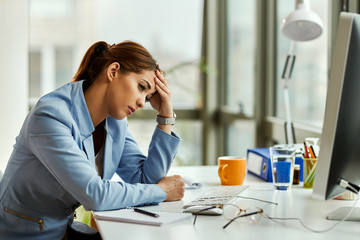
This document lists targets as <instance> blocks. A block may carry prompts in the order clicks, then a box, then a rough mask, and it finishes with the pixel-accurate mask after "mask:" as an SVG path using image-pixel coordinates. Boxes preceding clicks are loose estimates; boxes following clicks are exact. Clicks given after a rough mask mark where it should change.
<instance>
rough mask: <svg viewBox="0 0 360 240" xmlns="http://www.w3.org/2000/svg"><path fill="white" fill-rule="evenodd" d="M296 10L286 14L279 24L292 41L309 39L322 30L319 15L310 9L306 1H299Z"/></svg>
mask: <svg viewBox="0 0 360 240" xmlns="http://www.w3.org/2000/svg"><path fill="white" fill-rule="evenodd" d="M299 2H300V3H297V4H296V10H295V11H293V12H292V13H290V14H289V16H287V17H286V18H285V19H284V20H283V22H282V25H281V29H282V32H283V34H284V35H285V36H286V37H287V38H290V39H291V40H294V41H309V40H313V39H315V38H317V37H319V36H320V35H321V34H322V32H323V24H322V21H321V19H320V17H319V16H318V15H317V14H316V13H315V12H313V11H312V10H311V8H310V6H309V4H308V2H307V1H299Z"/></svg>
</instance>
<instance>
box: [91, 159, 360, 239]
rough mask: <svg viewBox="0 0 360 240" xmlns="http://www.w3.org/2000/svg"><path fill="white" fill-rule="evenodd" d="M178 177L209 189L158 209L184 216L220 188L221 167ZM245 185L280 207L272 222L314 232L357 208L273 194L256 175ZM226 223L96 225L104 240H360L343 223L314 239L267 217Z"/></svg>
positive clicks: (304, 195)
mask: <svg viewBox="0 0 360 240" xmlns="http://www.w3.org/2000/svg"><path fill="white" fill-rule="evenodd" d="M173 174H180V175H183V176H191V177H192V178H194V179H196V180H198V181H200V182H202V183H203V184H204V185H205V186H204V188H202V189H198V190H186V191H185V196H184V199H183V200H181V201H177V202H164V203H161V204H159V205H158V206H155V208H161V209H166V210H179V209H181V208H182V206H183V205H184V204H185V203H187V202H189V201H190V200H192V199H194V198H195V197H196V196H198V195H200V194H202V193H204V192H206V187H207V186H218V185H220V180H219V178H218V176H217V167H216V166H196V167H173V168H172V169H171V170H170V172H169V175H173ZM245 184H247V185H249V186H250V187H249V188H248V189H246V190H245V191H244V192H243V193H241V194H240V195H241V196H249V197H255V198H259V199H263V200H268V201H273V202H277V203H278V204H279V205H278V207H276V208H273V209H268V210H266V208H265V212H267V213H268V214H269V216H272V217H298V218H301V219H302V220H303V222H304V223H305V224H306V225H309V226H312V227H313V228H315V229H325V228H328V227H330V226H332V225H333V224H334V223H335V222H334V221H329V220H326V219H325V216H326V214H328V213H330V212H331V211H333V210H335V209H337V208H338V207H342V206H352V205H353V204H354V203H353V201H340V200H329V201H320V200H314V199H312V196H311V193H312V190H311V189H303V188H301V187H297V186H295V187H294V188H293V189H291V190H290V191H289V192H280V191H274V190H273V187H272V184H271V183H268V182H263V181H262V180H260V179H259V178H257V177H255V176H253V175H251V174H247V176H246V178H245ZM236 201H237V202H239V201H240V202H239V203H241V201H243V200H242V199H240V198H239V199H237V200H236ZM247 201H249V200H247ZM251 204H252V206H259V207H262V206H264V203H261V202H257V201H253V202H252V203H251ZM358 207H359V206H358ZM227 222H228V221H227V220H226V219H225V218H224V216H205V215H201V216H198V219H197V222H196V225H195V226H193V225H192V220H189V221H182V222H179V223H176V224H173V225H168V226H162V227H154V226H146V225H138V224H129V223H119V222H109V221H99V220H98V221H97V225H98V227H99V230H100V233H101V235H102V237H103V239H104V240H113V239H131V240H137V239H138V240H147V239H156V240H169V239H171V240H173V239H174V240H177V239H185V240H193V239H201V240H202V239H203V240H211V239H217V240H220V239H252V240H261V239H267V240H268V239H302V240H304V239H306V240H313V239H326V240H328V239H340V240H342V239H343V240H345V239H346V240H350V239H360V222H350V221H348V222H343V223H341V224H340V225H338V226H337V227H336V228H335V229H333V230H331V231H330V232H326V233H313V232H311V231H309V230H306V229H305V228H303V227H302V226H301V225H300V223H299V222H298V221H290V220H286V221H281V224H278V223H276V222H274V221H272V220H269V219H266V218H265V217H262V219H261V221H260V222H259V223H257V224H251V223H249V222H248V221H246V219H241V220H238V221H236V222H233V223H232V224H231V225H230V226H229V227H227V228H226V229H222V226H223V225H224V224H225V223H227Z"/></svg>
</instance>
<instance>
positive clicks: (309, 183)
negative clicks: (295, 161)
mask: <svg viewBox="0 0 360 240" xmlns="http://www.w3.org/2000/svg"><path fill="white" fill-rule="evenodd" d="M303 159H304V164H303V174H304V176H303V181H304V188H312V187H313V184H314V179H315V170H316V165H317V158H303Z"/></svg>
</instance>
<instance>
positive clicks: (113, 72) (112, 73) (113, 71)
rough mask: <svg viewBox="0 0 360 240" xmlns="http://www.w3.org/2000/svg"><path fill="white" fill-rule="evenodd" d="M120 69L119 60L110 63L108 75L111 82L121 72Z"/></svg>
mask: <svg viewBox="0 0 360 240" xmlns="http://www.w3.org/2000/svg"><path fill="white" fill-rule="evenodd" d="M119 70H120V64H119V63H118V62H113V63H112V64H110V65H109V67H108V68H107V73H106V75H107V78H108V80H109V81H110V82H111V81H113V80H114V79H115V78H116V76H117V74H119Z"/></svg>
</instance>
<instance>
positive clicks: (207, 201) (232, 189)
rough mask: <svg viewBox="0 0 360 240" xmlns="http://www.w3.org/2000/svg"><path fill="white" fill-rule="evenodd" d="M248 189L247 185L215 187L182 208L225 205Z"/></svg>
mask: <svg viewBox="0 0 360 240" xmlns="http://www.w3.org/2000/svg"><path fill="white" fill-rule="evenodd" d="M248 187H249V185H239V186H219V187H215V188H212V189H210V190H209V191H208V192H206V193H204V194H203V195H201V196H199V197H197V198H195V199H194V200H192V201H191V202H189V203H187V204H185V205H184V206H183V208H185V209H186V208H188V207H192V206H214V205H222V204H226V203H228V202H229V201H230V200H232V199H233V198H235V197H236V196H237V195H239V194H240V193H241V192H242V191H244V190H245V189H247V188H248Z"/></svg>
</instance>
